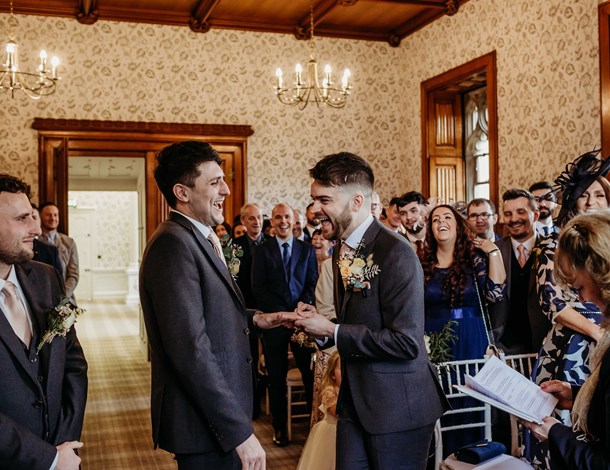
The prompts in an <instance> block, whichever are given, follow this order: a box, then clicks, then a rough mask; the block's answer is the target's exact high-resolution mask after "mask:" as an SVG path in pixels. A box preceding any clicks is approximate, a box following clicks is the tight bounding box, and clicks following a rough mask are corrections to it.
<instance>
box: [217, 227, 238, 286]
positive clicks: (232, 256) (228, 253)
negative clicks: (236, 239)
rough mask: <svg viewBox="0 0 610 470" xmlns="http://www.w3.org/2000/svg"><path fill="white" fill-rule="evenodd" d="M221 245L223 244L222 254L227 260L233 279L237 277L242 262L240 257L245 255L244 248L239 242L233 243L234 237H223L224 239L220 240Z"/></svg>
mask: <svg viewBox="0 0 610 470" xmlns="http://www.w3.org/2000/svg"><path fill="white" fill-rule="evenodd" d="M220 245H221V246H222V254H223V256H224V257H225V261H226V262H227V268H229V273H230V274H231V277H233V279H237V274H238V273H239V266H240V264H241V261H240V260H239V258H241V257H242V256H244V250H243V248H242V247H241V246H240V245H238V244H237V243H233V239H231V238H229V237H223V238H222V240H220Z"/></svg>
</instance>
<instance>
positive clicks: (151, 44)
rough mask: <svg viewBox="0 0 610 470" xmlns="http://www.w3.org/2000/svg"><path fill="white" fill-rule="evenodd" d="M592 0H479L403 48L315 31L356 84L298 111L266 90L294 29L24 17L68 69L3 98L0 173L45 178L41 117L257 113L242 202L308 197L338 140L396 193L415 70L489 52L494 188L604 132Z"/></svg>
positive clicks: (416, 115)
mask: <svg viewBox="0 0 610 470" xmlns="http://www.w3.org/2000/svg"><path fill="white" fill-rule="evenodd" d="M597 4H598V0H576V1H567V0H545V1H544V2H543V1H540V0H510V1H506V0H470V1H469V2H468V3H467V4H465V5H464V6H463V7H462V8H461V9H460V12H459V13H458V14H457V15H455V16H453V17H446V18H443V19H441V20H440V21H438V22H436V23H434V24H432V25H431V26H428V27H427V28H424V29H423V30H421V31H419V32H417V33H416V34H415V35H413V36H411V37H409V38H407V39H405V40H403V43H402V44H401V46H400V47H399V48H391V47H389V46H388V45H386V44H384V43H376V42H375V43H373V42H363V41H347V40H333V39H319V40H318V41H317V45H318V54H317V56H318V59H319V62H320V63H321V66H323V65H324V64H325V63H326V62H328V63H330V64H331V65H333V67H334V68H335V70H336V71H337V75H338V73H339V71H340V70H342V69H343V68H344V67H346V66H348V67H350V69H351V71H352V75H353V84H354V91H353V96H352V99H351V100H350V102H349V103H348V105H347V107H346V108H345V109H343V110H333V109H322V110H317V109H316V108H315V106H313V107H312V106H310V107H308V108H307V109H306V110H305V111H303V112H301V111H298V110H296V109H294V108H292V107H287V106H284V105H281V104H280V103H279V102H278V101H277V99H276V98H275V96H274V95H273V86H274V72H275V69H276V67H278V66H281V67H282V68H283V69H284V72H285V77H286V79H288V78H289V76H290V73H288V72H289V69H292V68H293V66H294V64H295V63H296V62H297V61H299V62H301V63H303V64H304V62H305V61H306V59H307V58H308V46H307V44H306V43H304V42H301V41H296V40H295V39H294V37H292V36H289V35H277V34H259V33H245V32H235V31H211V32H209V33H207V34H195V33H192V32H190V30H189V29H188V28H186V27H183V28H177V27H169V26H155V25H142V24H130V23H115V22H105V21H100V22H98V23H96V24H95V25H93V26H85V25H81V24H79V23H77V22H76V21H75V20H71V19H62V18H42V17H35V16H19V17H18V19H19V29H18V31H17V41H18V42H19V43H20V45H21V61H22V63H24V65H25V63H26V60H30V64H31V63H32V62H31V61H33V60H35V59H36V55H37V52H34V51H37V50H39V49H40V48H41V47H43V46H44V47H46V48H47V50H49V52H55V51H57V52H58V53H59V54H60V56H61V58H62V61H63V65H62V69H61V70H62V71H61V73H62V76H63V77H64V79H63V80H62V81H61V82H60V84H59V86H58V90H57V93H56V94H55V95H53V96H51V97H48V98H45V99H43V100H41V101H39V102H32V101H30V100H28V99H26V98H23V97H18V98H15V99H14V100H11V99H10V98H9V97H8V96H7V95H6V94H2V95H0V170H1V171H8V172H11V173H15V174H18V175H20V176H23V177H25V178H26V179H27V180H28V181H29V182H31V183H33V184H34V185H35V186H36V185H37V183H38V181H37V179H38V177H37V140H36V133H35V132H34V131H33V130H32V129H31V123H32V120H33V118H34V117H45V118H74V119H105V120H137V121H166V122H189V123H196V122H201V123H221V124H249V125H251V126H252V127H253V129H254V135H253V136H252V137H251V138H250V140H249V155H248V158H249V162H248V185H249V186H248V188H249V199H250V200H252V201H256V202H259V203H261V205H262V206H263V207H264V208H265V209H267V210H268V209H270V208H271V207H272V206H273V205H274V204H275V203H276V202H279V201H287V202H289V203H292V204H295V205H296V206H297V207H299V208H304V207H305V205H306V204H307V202H308V192H309V191H308V189H309V188H308V178H307V173H306V170H307V169H308V168H309V167H311V166H312V165H313V164H314V163H315V161H316V160H317V159H318V158H319V157H320V156H322V155H324V154H327V153H331V152H336V151H341V150H349V151H353V152H356V153H359V154H361V155H363V156H364V157H366V158H368V159H369V160H370V161H371V163H372V165H373V167H374V169H375V171H376V174H377V178H378V182H379V183H378V187H379V192H380V194H381V195H382V198H383V199H384V200H386V201H387V199H389V198H390V197H391V196H392V195H394V194H397V193H400V192H403V191H405V190H408V189H418V188H420V175H421V168H420V166H421V162H420V151H421V150H420V149H421V143H420V139H421V136H420V94H419V93H420V88H419V87H420V83H421V81H423V80H425V79H428V78H430V77H433V76H435V75H438V74H440V73H442V72H445V71H447V70H449V69H451V68H453V67H455V66H457V65H460V64H462V63H464V62H466V61H469V60H471V59H473V58H476V57H478V56H481V55H483V54H486V53H488V52H490V51H492V50H494V49H495V50H496V51H497V58H498V114H499V116H498V117H499V119H498V120H499V135H500V143H499V144H500V145H499V150H500V174H499V178H500V188H501V190H502V189H504V188H506V187H508V186H513V185H521V186H523V185H527V184H528V183H529V182H530V181H531V180H532V179H540V178H553V177H554V176H555V175H556V174H557V173H558V172H559V170H560V167H561V166H562V165H563V164H565V162H567V161H568V160H570V159H572V158H573V157H574V156H576V155H578V154H579V153H582V152H583V151H585V150H589V149H591V148H593V147H594V146H598V145H599V141H600V129H599V66H598V60H599V59H598V51H597V45H598V38H597ZM6 23H7V16H6V15H0V31H6ZM337 78H338V77H337Z"/></svg>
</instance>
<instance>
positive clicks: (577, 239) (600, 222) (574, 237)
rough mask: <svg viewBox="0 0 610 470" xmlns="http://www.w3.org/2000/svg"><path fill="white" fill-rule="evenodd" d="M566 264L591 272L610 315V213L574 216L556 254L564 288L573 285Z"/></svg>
mask: <svg viewBox="0 0 610 470" xmlns="http://www.w3.org/2000/svg"><path fill="white" fill-rule="evenodd" d="M566 265H568V266H571V267H573V268H577V269H582V270H584V271H586V272H588V273H589V275H590V276H591V278H592V279H593V281H594V282H595V284H597V286H598V287H599V289H600V291H601V296H602V299H603V300H604V301H605V302H606V304H607V305H609V307H608V308H607V309H606V312H605V316H606V319H608V318H609V316H610V211H608V210H603V211H599V212H594V213H590V214H583V215H579V216H576V217H574V218H573V219H572V220H570V221H569V222H568V223H567V224H566V225H565V227H564V228H563V229H562V231H561V234H560V235H559V240H558V242H557V252H556V254H555V275H556V277H557V281H558V282H559V283H560V285H563V286H566V285H568V284H571V283H572V282H573V278H572V276H571V272H570V271H571V270H570V271H564V269H562V268H565V267H566Z"/></svg>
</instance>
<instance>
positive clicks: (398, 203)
mask: <svg viewBox="0 0 610 470" xmlns="http://www.w3.org/2000/svg"><path fill="white" fill-rule="evenodd" d="M393 205H396V208H397V209H398V208H399V207H402V206H404V203H403V200H402V199H401V198H399V197H398V196H395V197H393V198H392V199H390V203H389V204H388V207H392V206H393Z"/></svg>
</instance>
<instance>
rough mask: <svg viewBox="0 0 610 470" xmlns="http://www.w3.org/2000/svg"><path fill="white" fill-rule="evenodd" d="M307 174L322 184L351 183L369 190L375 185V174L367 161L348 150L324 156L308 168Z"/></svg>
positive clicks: (342, 184)
mask: <svg viewBox="0 0 610 470" xmlns="http://www.w3.org/2000/svg"><path fill="white" fill-rule="evenodd" d="M309 176H310V177H311V178H313V179H314V180H316V181H317V182H318V183H320V184H321V185H323V186H332V187H340V186H347V185H352V184H353V185H357V186H361V187H363V188H366V189H368V190H370V191H371V192H372V191H373V187H374V186H375V175H374V174H373V170H372V169H371V167H370V165H369V164H368V163H367V161H366V160H365V159H364V158H362V157H359V156H358V155H354V154H353V153H349V152H341V153H335V154H332V155H327V156H325V157H324V158H322V160H320V161H319V162H318V163H316V165H315V166H314V167H313V168H311V169H310V170H309ZM369 196H370V194H369Z"/></svg>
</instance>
